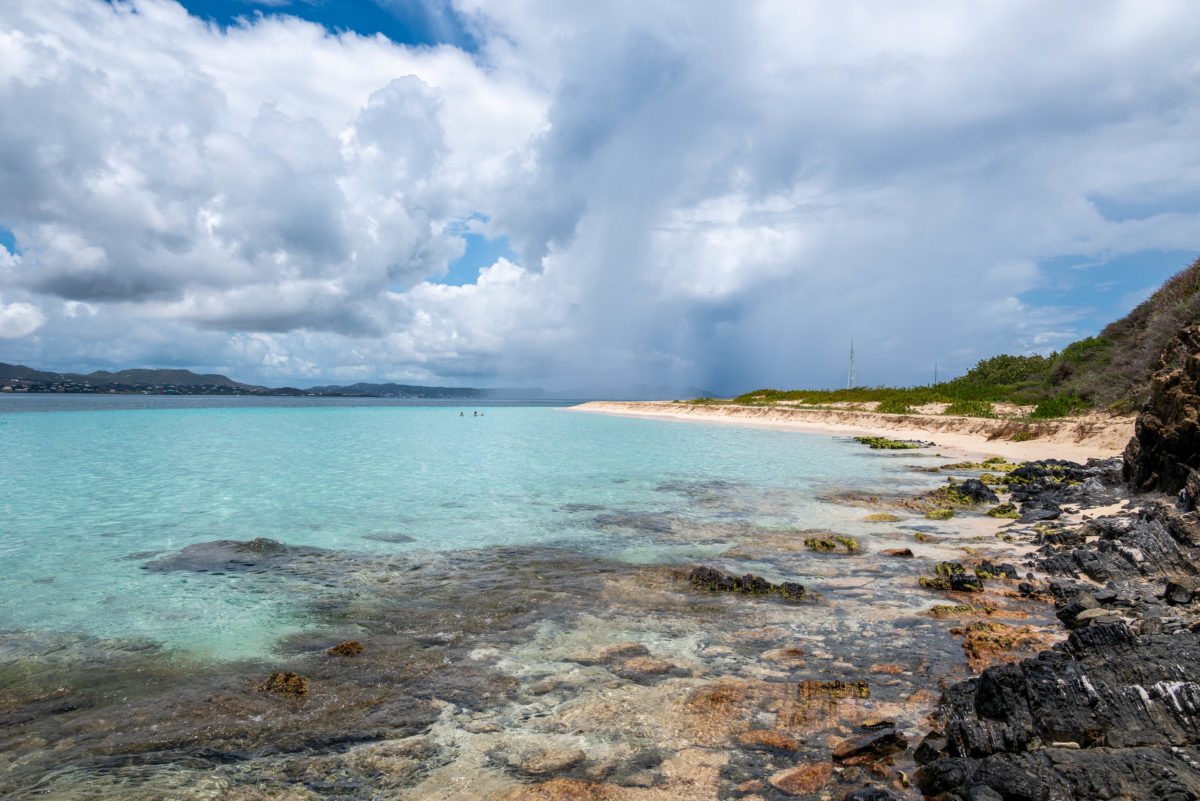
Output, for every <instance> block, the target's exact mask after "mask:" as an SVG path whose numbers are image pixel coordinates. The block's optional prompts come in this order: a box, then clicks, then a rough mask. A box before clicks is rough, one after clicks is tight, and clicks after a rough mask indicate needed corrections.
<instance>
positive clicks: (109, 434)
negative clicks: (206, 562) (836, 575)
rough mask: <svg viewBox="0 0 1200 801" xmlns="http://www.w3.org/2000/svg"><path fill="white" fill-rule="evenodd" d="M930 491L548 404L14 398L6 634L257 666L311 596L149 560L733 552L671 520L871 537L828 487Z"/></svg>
mask: <svg viewBox="0 0 1200 801" xmlns="http://www.w3.org/2000/svg"><path fill="white" fill-rule="evenodd" d="M142 407H144V408H142ZM476 410H478V411H482V412H483V413H484V415H483V416H482V417H474V416H473V412H474V411H476ZM460 411H463V412H465V415H464V416H461V417H460V416H459V412H460ZM909 461H911V459H909ZM930 481H931V480H930V479H923V478H921V477H919V476H918V475H914V474H912V473H911V472H907V471H904V470H902V469H900V462H899V461H898V460H897V456H896V455H895V454H886V455H883V454H879V453H876V452H871V451H869V450H866V449H864V448H862V446H859V445H857V444H855V443H853V442H852V441H850V440H848V439H846V438H840V437H830V436H825V435H811V434H797V433H789V432H780V431H769V430H758V429H750V428H735V427H731V426H720V425H709V424H698V423H676V422H667V421H657V420H644V419H627V418H620V417H611V416H605V415H594V414H580V413H572V412H567V411H563V410H561V409H558V408H552V407H549V406H503V405H488V406H457V405H448V404H444V405H443V404H439V405H415V406H414V405H399V404H395V403H388V402H382V401H381V402H364V401H357V402H356V401H344V402H332V401H322V402H318V401H316V400H315V399H297V400H282V399H281V400H279V401H278V402H264V401H251V400H249V399H203V398H179V399H141V398H136V397H117V398H92V397H87V398H76V399H70V398H66V399H64V398H57V397H21V398H4V399H0V564H3V565H4V569H3V570H2V571H0V632H67V633H77V634H83V635H87V636H95V637H114V638H134V639H138V638H143V639H147V640H150V641H153V642H154V643H157V644H161V645H163V646H165V647H167V648H170V649H179V650H181V651H185V652H188V653H191V654H200V655H204V656H206V657H213V658H236V657H244V656H259V655H262V654H266V653H269V652H270V651H271V649H272V647H273V646H274V644H275V643H276V642H277V641H278V640H279V638H280V637H282V636H285V635H287V634H288V633H290V632H294V631H297V630H300V629H302V628H304V627H305V625H306V620H305V618H304V615H303V613H302V611H301V610H302V606H303V600H304V599H303V598H300V597H297V596H296V595H295V594H293V593H289V592H287V591H279V592H266V591H264V590H263V588H262V586H261V585H253V584H247V583H246V582H243V581H241V580H240V578H239V577H238V576H234V575H219V574H203V573H181V572H178V571H175V572H155V571H153V570H147V569H145V566H146V564H147V563H148V562H149V561H151V560H153V559H155V558H157V557H160V556H162V555H164V554H170V553H173V552H176V551H178V550H179V549H181V548H184V547H185V546H188V545H193V544H196V543H202V542H208V541H212V540H250V539H254V538H259V537H266V538H271V539H275V540H279V541H282V542H284V543H287V544H289V545H308V546H317V547H321V548H327V549H334V550H339V551H348V552H355V553H363V554H368V555H370V554H378V555H380V557H381V558H382V557H386V556H387V555H392V554H400V553H402V554H406V555H408V556H410V557H414V556H415V557H420V556H421V555H422V554H425V555H427V556H428V558H431V559H432V558H440V557H444V555H445V554H447V553H449V552H454V551H457V550H460V549H467V548H472V549H475V548H485V547H489V546H498V545H517V546H520V545H549V546H554V547H561V548H566V549H569V550H577V551H582V552H585V553H588V554H591V555H597V556H601V557H603V558H608V559H614V560H619V561H625V562H634V563H656V562H683V561H687V560H695V559H702V558H705V557H706V556H709V555H713V554H716V553H719V552H720V551H721V550H723V548H724V547H726V545H723V544H721V543H720V542H711V541H705V540H704V538H699V539H697V538H695V537H679V538H674V539H673V538H671V537H669V536H663V532H664V530H665V529H667V528H670V527H672V526H674V527H675V528H678V527H679V525H681V521H682V524H686V525H687V526H690V527H692V528H694V529H697V530H704V529H705V528H711V529H712V530H713V531H714V532H717V535H718V536H716V537H715V539H718V540H719V539H720V536H719V535H720V533H721V532H736V531H738V530H739V527H741V528H743V529H746V528H748V527H761V528H767V529H797V528H821V527H834V528H836V529H837V530H840V531H846V532H849V533H852V534H860V535H862V536H867V537H869V536H870V535H869V533H868V532H867V529H866V528H864V527H863V524H861V523H860V522H858V520H859V518H861V516H862V511H861V510H855V509H852V508H846V507H840V506H836V505H833V504H829V503H822V502H819V501H818V500H817V496H819V495H820V494H822V493H824V492H829V491H836V490H839V489H843V488H846V487H850V486H853V487H855V488H860V489H868V490H871V489H874V488H878V489H879V490H880V491H887V490H897V491H899V490H904V489H911V488H917V487H920V486H923V484H922V482H925V483H929V482H930ZM664 521H669V523H668V522H664Z"/></svg>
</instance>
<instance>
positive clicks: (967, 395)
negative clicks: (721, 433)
mask: <svg viewBox="0 0 1200 801" xmlns="http://www.w3.org/2000/svg"><path fill="white" fill-rule="evenodd" d="M1197 322H1200V259H1196V260H1195V261H1193V262H1192V263H1191V264H1190V265H1188V266H1187V267H1186V268H1184V269H1183V270H1181V271H1180V272H1178V273H1176V274H1175V275H1173V276H1172V277H1171V278H1169V279H1167V281H1166V282H1165V283H1164V284H1163V285H1162V287H1160V288H1159V289H1158V291H1156V292H1155V293H1154V294H1153V295H1151V296H1150V297H1149V298H1147V299H1146V300H1145V301H1143V302H1142V303H1141V304H1139V305H1138V306H1137V307H1136V308H1135V309H1134V310H1133V311H1131V312H1130V313H1129V314H1127V315H1126V316H1125V317H1122V318H1121V319H1119V320H1116V321H1115V322H1112V323H1109V324H1108V325H1107V326H1105V327H1104V329H1103V330H1102V331H1101V332H1100V333H1099V334H1098V335H1097V336H1091V337H1087V338H1086V339H1081V340H1079V341H1077V342H1072V343H1071V344H1070V345H1067V346H1066V347H1065V348H1063V349H1062V350H1061V351H1057V352H1054V353H1051V354H1049V355H1045V356H1043V355H1040V354H1025V355H1011V354H1001V355H999V356H993V357H991V358H988V359H983V360H981V361H980V362H979V363H978V364H976V365H975V366H974V367H972V368H971V369H970V370H968V371H967V372H966V374H965V375H962V376H959V377H957V378H953V379H950V380H948V381H940V382H938V383H935V384H930V385H924V386H911V387H883V386H876V387H853V388H848V389H792V390H778V389H756V390H754V391H753V392H747V393H745V394H743V395H739V396H738V397H736V398H733V399H732V400H730V401H714V400H713V399H712V398H701V399H698V400H696V401H693V402H694V403H720V402H724V403H732V404H737V405H744V406H774V405H778V404H787V405H791V406H799V407H823V406H829V405H831V404H844V405H853V404H874V408H873V411H875V412H878V413H880V414H914V413H919V412H922V411H925V410H924V409H923V408H922V407H927V406H930V405H933V404H938V405H943V406H944V408H943V409H941V410H940V413H941V414H946V415H957V416H963V417H1000V416H1008V417H1013V418H1016V419H1028V420H1049V419H1056V418H1062V417H1068V416H1070V415H1073V414H1078V413H1081V412H1085V411H1093V410H1094V411H1105V412H1109V413H1113V414H1129V413H1132V412H1133V411H1134V409H1136V408H1137V407H1138V406H1139V405H1140V404H1141V402H1142V401H1144V400H1145V398H1146V397H1147V394H1148V392H1149V386H1150V376H1151V374H1152V373H1153V372H1155V371H1156V370H1158V369H1162V368H1164V367H1178V366H1179V364H1180V363H1181V360H1182V358H1183V356H1184V354H1186V353H1187V352H1188V345H1187V343H1184V342H1176V340H1177V339H1178V336H1177V333H1178V332H1179V330H1180V329H1182V328H1184V327H1185V326H1187V325H1189V324H1192V323H1197ZM994 404H1011V405H1013V406H1016V407H1018V409H1019V411H1017V412H1014V413H1012V414H1008V415H1001V414H1000V413H999V412H998V411H997V410H996V408H995V406H994ZM1028 407H1033V408H1032V409H1029V408H1028ZM1034 436H1035V435H1034V434H1033V433H1032V432H1029V431H1021V430H1018V431H1015V432H1014V433H1013V435H1012V437H1011V438H1012V439H1013V440H1015V441H1018V442H1019V441H1023V440H1027V439H1032V438H1033V437H1034Z"/></svg>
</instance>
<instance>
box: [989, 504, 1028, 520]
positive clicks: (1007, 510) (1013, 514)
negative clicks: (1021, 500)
mask: <svg viewBox="0 0 1200 801" xmlns="http://www.w3.org/2000/svg"><path fill="white" fill-rule="evenodd" d="M987 515H988V517H1002V518H1008V519H1011V520H1016V519H1017V518H1018V517H1020V516H1021V515H1020V513H1019V512H1018V511H1017V507H1015V506H1013V505H1012V504H1011V503H1002V504H1000V505H999V506H994V507H992V508H991V509H988V511H987Z"/></svg>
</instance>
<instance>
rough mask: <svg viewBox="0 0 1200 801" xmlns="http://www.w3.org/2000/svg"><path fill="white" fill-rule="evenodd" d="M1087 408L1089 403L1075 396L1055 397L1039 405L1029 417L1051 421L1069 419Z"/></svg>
mask: <svg viewBox="0 0 1200 801" xmlns="http://www.w3.org/2000/svg"><path fill="white" fill-rule="evenodd" d="M1086 407H1087V403H1085V402H1084V401H1083V399H1082V398H1078V397H1076V396H1074V395H1055V396H1054V397H1053V398H1047V399H1046V400H1044V401H1042V402H1041V403H1039V404H1038V405H1037V408H1036V409H1034V410H1033V412H1032V413H1031V414H1030V415H1029V416H1030V417H1031V418H1033V419H1035V420H1049V419H1052V418H1055V417H1068V416H1070V415H1071V414H1074V413H1075V412H1077V411H1079V410H1081V409H1083V408H1086Z"/></svg>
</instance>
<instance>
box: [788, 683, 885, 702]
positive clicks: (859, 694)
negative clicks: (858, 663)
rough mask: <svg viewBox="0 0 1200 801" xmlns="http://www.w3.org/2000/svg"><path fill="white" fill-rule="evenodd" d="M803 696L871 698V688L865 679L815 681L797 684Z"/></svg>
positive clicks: (797, 688)
mask: <svg viewBox="0 0 1200 801" xmlns="http://www.w3.org/2000/svg"><path fill="white" fill-rule="evenodd" d="M796 691H797V693H799V695H800V697H801V698H870V697H871V688H870V687H868V686H867V683H866V682H865V681H851V682H846V681H813V680H805V681H802V682H799V683H798V684H797V685H796Z"/></svg>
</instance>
